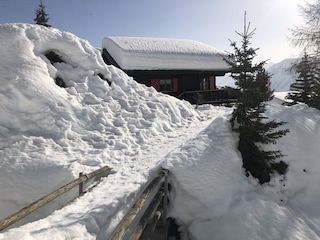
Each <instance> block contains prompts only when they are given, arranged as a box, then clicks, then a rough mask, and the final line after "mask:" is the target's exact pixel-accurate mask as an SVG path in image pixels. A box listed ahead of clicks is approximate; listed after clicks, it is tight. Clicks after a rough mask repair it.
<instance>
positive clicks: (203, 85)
mask: <svg viewBox="0 0 320 240" xmlns="http://www.w3.org/2000/svg"><path fill="white" fill-rule="evenodd" d="M208 89H209V79H208V78H202V79H201V80H200V90H208Z"/></svg>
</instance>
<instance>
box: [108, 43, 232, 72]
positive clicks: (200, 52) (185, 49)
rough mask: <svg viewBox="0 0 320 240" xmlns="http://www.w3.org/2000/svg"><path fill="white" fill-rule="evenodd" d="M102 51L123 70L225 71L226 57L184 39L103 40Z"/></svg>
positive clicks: (220, 52)
mask: <svg viewBox="0 0 320 240" xmlns="http://www.w3.org/2000/svg"><path fill="white" fill-rule="evenodd" d="M102 48H103V49H107V50H108V52H109V53H110V55H111V56H112V57H113V59H114V60H115V61H116V62H117V63H118V65H119V66H120V67H121V69H124V70H210V71H226V72H227V71H228V69H229V67H228V65H227V64H226V62H225V61H224V60H223V56H226V53H225V52H223V51H221V50H218V49H216V48H214V47H212V46H210V45H207V44H204V43H201V42H197V41H192V40H185V39H165V38H141V37H140V38H139V37H106V38H104V39H103V44H102Z"/></svg>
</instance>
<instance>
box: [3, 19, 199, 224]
mask: <svg viewBox="0 0 320 240" xmlns="http://www.w3.org/2000/svg"><path fill="white" fill-rule="evenodd" d="M0 42H1V44H0V54H1V60H0V99H1V101H0V112H1V118H0V136H1V138H0V161H1V164H0V183H1V185H0V192H1V194H0V209H1V212H0V219H3V218H4V217H6V216H8V215H9V214H11V213H13V212H15V211H17V210H19V209H20V208H22V207H24V206H25V205H27V204H29V203H31V202H32V201H34V200H36V199H38V198H40V197H42V196H43V195H45V194H47V193H49V192H50V191H52V190H54V189H56V188H57V187H60V186H61V185H63V184H65V183H66V182H68V181H70V180H72V179H74V178H75V177H77V176H78V173H79V172H89V171H92V170H96V169H97V168H98V167H101V166H104V165H108V166H110V167H112V168H114V169H117V171H118V172H122V171H123V173H122V174H123V177H124V178H125V177H126V176H127V175H128V178H129V179H130V177H132V176H131V175H130V174H132V173H134V172H135V171H136V172H135V178H136V181H138V182H140V181H141V182H144V181H146V179H145V178H144V177H146V178H148V176H149V171H150V169H149V167H148V166H149V165H148V162H147V163H145V162H143V160H141V157H142V156H141V155H142V153H141V151H142V148H143V145H144V144H148V141H149V140H150V139H153V138H154V137H156V136H157V135H159V134H166V133H168V132H169V133H170V132H172V131H174V130H175V129H179V128H181V127H184V126H188V125H190V123H191V122H194V121H195V122H197V121H199V120H198V119H200V117H199V115H198V113H197V112H196V111H194V109H193V107H192V106H191V105H190V104H188V103H186V102H181V101H178V100H177V99H175V98H172V97H169V96H167V95H163V94H159V93H157V92H156V91H155V90H154V89H153V88H148V87H145V86H143V85H140V84H138V83H136V82H135V81H133V79H131V78H130V77H128V76H127V75H126V74H124V73H123V72H122V71H120V70H118V69H116V68H114V67H112V66H107V65H106V64H105V63H104V62H103V60H102V57H101V56H100V51H98V50H96V49H95V48H93V47H92V46H90V45H89V43H88V42H87V41H84V40H81V39H79V38H78V37H76V36H74V35H73V34H71V33H66V32H61V31H59V30H57V29H51V28H50V29H48V28H46V27H42V26H38V25H27V24H2V25H0ZM50 51H53V52H55V53H56V54H57V55H59V57H60V58H61V59H62V60H63V62H61V61H60V62H56V63H52V62H50V61H49V59H48V58H47V57H46V56H45V55H46V54H47V53H48V52H50ZM99 75H100V76H99ZM57 76H59V77H60V78H62V79H64V81H65V84H66V88H61V87H59V86H57V85H56V84H55V81H54V79H55V78H56V77H57ZM103 79H107V80H108V81H109V82H111V85H109V83H108V82H107V81H106V80H103ZM144 161H151V160H148V159H145V160H144ZM124 162H127V163H124ZM123 164H128V165H130V167H128V168H129V170H128V168H127V167H125V168H123V169H122V167H121V166H122V165H123ZM152 166H153V165H152ZM139 168H144V170H143V171H141V173H139ZM140 174H142V175H144V177H142V178H141V180H139V176H140ZM128 186H130V184H129V185H128ZM136 188H139V185H137V186H136ZM131 190H134V188H133V189H131ZM123 194H124V193H123Z"/></svg>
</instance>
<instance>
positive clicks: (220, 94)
mask: <svg viewBox="0 0 320 240" xmlns="http://www.w3.org/2000/svg"><path fill="white" fill-rule="evenodd" d="M177 97H178V98H179V99H184V100H187V101H188V102H190V103H192V104H197V105H201V104H220V103H229V102H234V101H236V100H237V98H236V96H234V95H233V94H230V92H229V91H227V90H225V89H214V90H196V91H186V92H183V93H181V94H180V95H178V96H177Z"/></svg>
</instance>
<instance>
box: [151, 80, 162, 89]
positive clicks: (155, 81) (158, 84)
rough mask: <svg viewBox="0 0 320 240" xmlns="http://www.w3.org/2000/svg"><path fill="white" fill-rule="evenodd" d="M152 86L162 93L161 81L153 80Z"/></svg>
mask: <svg viewBox="0 0 320 240" xmlns="http://www.w3.org/2000/svg"><path fill="white" fill-rule="evenodd" d="M151 86H152V87H154V88H155V89H156V90H157V91H158V92H160V79H151Z"/></svg>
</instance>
